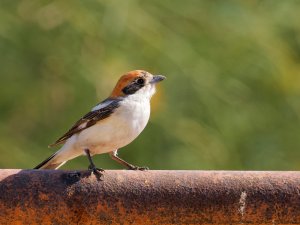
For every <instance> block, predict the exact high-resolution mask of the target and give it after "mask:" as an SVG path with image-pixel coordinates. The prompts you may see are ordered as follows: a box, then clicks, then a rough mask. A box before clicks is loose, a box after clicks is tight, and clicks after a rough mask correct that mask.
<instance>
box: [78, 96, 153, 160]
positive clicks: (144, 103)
mask: <svg viewBox="0 0 300 225" xmlns="http://www.w3.org/2000/svg"><path fill="white" fill-rule="evenodd" d="M149 117H150V102H149V100H148V99H143V100H140V101H139V100H138V101H136V100H134V99H131V98H126V99H124V100H123V101H121V102H120V106H119V107H118V108H117V109H116V110H115V111H114V113H112V114H111V116H110V117H109V118H107V119H104V120H102V121H100V122H98V123H97V124H95V125H94V126H91V127H89V128H87V129H85V130H83V131H82V132H81V133H79V134H78V136H77V137H76V143H75V145H76V148H77V149H86V148H88V149H90V151H91V153H92V154H93V155H94V154H101V153H106V152H111V151H114V150H116V149H118V148H122V147H124V146H125V145H128V144H129V143H130V142H132V141H133V140H134V139H135V138H136V137H137V136H138V135H139V134H140V133H141V132H142V131H143V129H144V128H145V126H146V125H147V122H148V120H149Z"/></svg>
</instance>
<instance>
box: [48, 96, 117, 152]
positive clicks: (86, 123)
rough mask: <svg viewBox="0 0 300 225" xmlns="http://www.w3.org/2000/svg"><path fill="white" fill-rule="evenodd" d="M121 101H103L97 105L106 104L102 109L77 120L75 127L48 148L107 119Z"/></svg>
mask: <svg viewBox="0 0 300 225" xmlns="http://www.w3.org/2000/svg"><path fill="white" fill-rule="evenodd" d="M120 101H121V99H106V100H105V101H103V102H101V103H99V104H98V105H101V104H107V105H106V106H104V107H103V108H100V109H96V110H92V111H90V112H89V113H87V114H86V115H84V116H83V117H82V118H81V119H80V120H78V121H77V122H76V123H75V125H74V126H73V127H72V128H71V129H70V130H69V131H68V132H67V133H65V134H64V135H63V136H62V137H60V138H59V139H58V140H57V141H56V142H54V143H53V144H51V145H49V147H53V146H56V145H59V144H63V143H64V142H65V141H66V140H67V139H69V138H70V137H71V136H73V135H74V134H76V133H78V132H80V131H82V130H85V129H87V128H89V127H90V126H92V125H94V124H95V123H97V122H98V121H100V120H103V119H105V118H107V117H109V116H110V115H111V114H112V113H113V112H114V110H115V109H116V108H118V107H119V106H120V104H119V102H120Z"/></svg>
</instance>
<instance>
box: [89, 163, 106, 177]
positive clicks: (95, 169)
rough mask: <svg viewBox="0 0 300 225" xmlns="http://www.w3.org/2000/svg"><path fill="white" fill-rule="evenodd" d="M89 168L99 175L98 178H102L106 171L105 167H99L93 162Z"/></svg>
mask: <svg viewBox="0 0 300 225" xmlns="http://www.w3.org/2000/svg"><path fill="white" fill-rule="evenodd" d="M88 170H89V171H90V172H91V173H93V174H94V175H95V176H96V177H97V179H100V180H102V179H101V177H102V176H103V173H104V172H105V171H104V169H102V168H97V167H96V166H95V165H93V164H91V165H89V167H88Z"/></svg>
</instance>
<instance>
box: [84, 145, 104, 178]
mask: <svg viewBox="0 0 300 225" xmlns="http://www.w3.org/2000/svg"><path fill="white" fill-rule="evenodd" d="M84 152H85V154H86V155H87V157H88V160H89V162H90V165H89V167H88V169H89V170H90V171H92V172H93V173H94V174H95V175H96V176H99V177H101V176H102V175H103V172H104V170H103V169H101V168H97V167H96V166H95V164H94V162H93V160H92V157H91V154H90V150H89V149H84Z"/></svg>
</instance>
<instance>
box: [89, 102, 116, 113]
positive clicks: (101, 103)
mask: <svg viewBox="0 0 300 225" xmlns="http://www.w3.org/2000/svg"><path fill="white" fill-rule="evenodd" d="M112 102H113V100H106V101H104V102H100V103H99V104H98V105H96V106H95V107H94V108H92V110H91V111H92V112H93V111H96V110H99V109H102V108H104V107H106V106H108V105H109V104H110V103H112Z"/></svg>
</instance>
